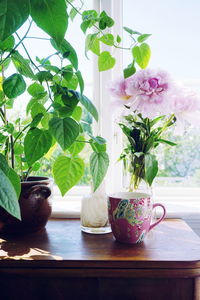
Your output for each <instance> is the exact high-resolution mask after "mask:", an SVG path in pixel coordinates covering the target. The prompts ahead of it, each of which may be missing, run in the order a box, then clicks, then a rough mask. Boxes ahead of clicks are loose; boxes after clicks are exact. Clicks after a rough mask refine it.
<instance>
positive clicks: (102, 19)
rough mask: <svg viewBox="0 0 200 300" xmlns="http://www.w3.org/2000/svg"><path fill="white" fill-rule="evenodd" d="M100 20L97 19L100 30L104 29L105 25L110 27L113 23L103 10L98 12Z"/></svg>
mask: <svg viewBox="0 0 200 300" xmlns="http://www.w3.org/2000/svg"><path fill="white" fill-rule="evenodd" d="M99 17H100V20H99V28H100V29H101V30H104V29H106V27H112V26H113V25H114V20H113V19H112V18H110V17H109V16H108V15H107V14H106V12H105V11H102V12H101V14H100V16H99Z"/></svg>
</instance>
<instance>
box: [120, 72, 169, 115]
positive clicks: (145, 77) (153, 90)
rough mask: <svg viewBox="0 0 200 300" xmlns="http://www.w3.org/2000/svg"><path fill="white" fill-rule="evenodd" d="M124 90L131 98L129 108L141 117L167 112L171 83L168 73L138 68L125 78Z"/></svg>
mask: <svg viewBox="0 0 200 300" xmlns="http://www.w3.org/2000/svg"><path fill="white" fill-rule="evenodd" d="M125 86H126V89H125V92H126V94H127V95H129V96H130V97H131V98H130V99H129V100H130V102H131V109H132V110H133V111H134V110H136V111H137V112H138V113H141V114H142V115H143V117H148V118H153V117H155V116H157V115H158V114H168V113H170V112H171V110H170V100H169V99H170V95H171V94H172V92H173V83H172V82H171V80H170V78H169V75H168V73H166V72H164V71H154V70H150V69H146V70H140V71H138V72H137V73H136V74H134V75H133V76H131V77H129V78H128V79H127V80H126V84H125Z"/></svg>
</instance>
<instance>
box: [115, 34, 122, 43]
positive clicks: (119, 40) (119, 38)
mask: <svg viewBox="0 0 200 300" xmlns="http://www.w3.org/2000/svg"><path fill="white" fill-rule="evenodd" d="M116 40H117V43H118V44H119V43H121V41H122V39H121V37H120V36H119V35H117V39H116Z"/></svg>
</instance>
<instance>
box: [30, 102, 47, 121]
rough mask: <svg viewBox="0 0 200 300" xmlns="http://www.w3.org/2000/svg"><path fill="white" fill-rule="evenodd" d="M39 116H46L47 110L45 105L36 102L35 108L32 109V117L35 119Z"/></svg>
mask: <svg viewBox="0 0 200 300" xmlns="http://www.w3.org/2000/svg"><path fill="white" fill-rule="evenodd" d="M38 114H43V115H45V114H46V109H45V107H44V105H42V104H40V103H39V102H37V101H36V102H35V103H34V104H33V106H32V107H31V117H32V118H35V116H37V115H38Z"/></svg>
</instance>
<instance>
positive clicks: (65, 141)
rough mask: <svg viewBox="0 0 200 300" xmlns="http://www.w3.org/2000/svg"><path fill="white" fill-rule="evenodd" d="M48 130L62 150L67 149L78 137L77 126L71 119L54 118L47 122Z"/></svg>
mask: <svg viewBox="0 0 200 300" xmlns="http://www.w3.org/2000/svg"><path fill="white" fill-rule="evenodd" d="M49 130H50V132H51V133H52V135H53V136H54V137H55V139H56V141H57V142H58V144H59V145H60V146H61V148H62V149H63V150H66V149H67V148H69V147H70V146H71V145H72V143H73V142H74V141H75V140H76V138H77V136H78V135H79V125H78V123H77V122H76V121H74V120H73V119H72V118H69V117H67V118H64V119H60V118H58V117H54V118H52V119H51V120H50V121H49Z"/></svg>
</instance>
